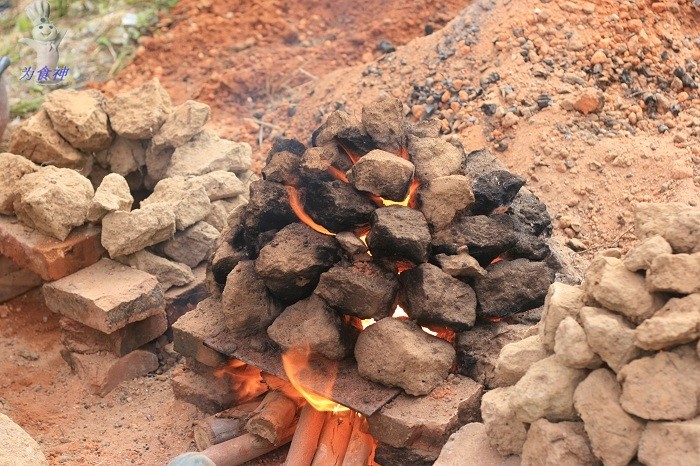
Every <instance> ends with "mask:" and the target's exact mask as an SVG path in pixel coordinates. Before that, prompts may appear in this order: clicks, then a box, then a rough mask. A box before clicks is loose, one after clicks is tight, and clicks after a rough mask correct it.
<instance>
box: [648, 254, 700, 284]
mask: <svg viewBox="0 0 700 466" xmlns="http://www.w3.org/2000/svg"><path fill="white" fill-rule="evenodd" d="M647 288H649V290H650V291H654V292H666V293H678V294H690V293H697V292H700V252H696V253H695V254H661V255H659V256H656V258H655V259H654V260H653V261H652V263H651V267H649V270H648V271H647Z"/></svg>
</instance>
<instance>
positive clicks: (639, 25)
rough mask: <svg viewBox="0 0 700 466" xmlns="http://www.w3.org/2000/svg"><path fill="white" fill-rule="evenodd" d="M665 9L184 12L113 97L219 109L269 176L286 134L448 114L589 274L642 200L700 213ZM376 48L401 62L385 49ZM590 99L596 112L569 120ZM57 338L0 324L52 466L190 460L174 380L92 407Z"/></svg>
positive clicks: (200, 5) (203, 8)
mask: <svg viewBox="0 0 700 466" xmlns="http://www.w3.org/2000/svg"><path fill="white" fill-rule="evenodd" d="M651 3H652V2H651V1H647V0H638V1H635V2H618V1H617V0H601V1H599V2H595V3H587V2H583V1H569V2H543V1H540V0H510V1H505V0H496V1H489V0H480V1H479V2H478V3H475V4H472V6H470V7H467V5H468V4H469V2H456V1H447V2H432V1H430V2H419V1H409V2H398V1H388V2H373V1H368V0H363V1H360V2H335V3H333V2H322V1H295V2H282V1H277V0H261V1H257V2H254V1H252V0H244V1H234V0H224V1H220V2H213V1H211V0H182V1H181V2H180V3H179V5H178V6H177V7H176V8H174V9H173V10H172V14H171V15H170V16H169V17H168V18H165V19H162V20H161V23H160V25H159V31H158V33H157V34H156V35H155V36H154V37H153V38H145V39H141V41H140V48H139V50H138V51H137V58H136V60H135V61H134V62H133V63H132V64H131V65H130V66H129V67H127V68H126V69H125V71H124V72H122V73H121V74H120V75H118V76H117V77H116V78H115V79H114V80H112V81H109V82H106V83H103V84H101V85H100V87H102V88H103V89H105V90H107V91H108V92H110V91H111V92H114V91H117V90H119V89H123V88H128V87H131V86H133V85H135V84H138V83H140V82H143V81H145V80H148V79H150V78H152V77H158V78H159V79H160V80H161V82H162V83H163V84H164V86H165V87H166V88H167V89H168V90H169V92H171V94H172V96H173V100H174V101H175V102H176V103H180V102H183V101H185V100H187V99H197V100H201V101H204V102H207V103H208V104H210V105H211V106H212V108H213V120H212V122H211V123H210V126H212V127H213V128H214V129H216V130H217V131H219V132H220V133H221V134H222V135H223V136H226V137H229V138H234V139H238V140H245V141H248V142H250V143H251V144H252V145H253V146H254V151H255V153H256V157H257V160H258V161H260V160H262V159H263V158H264V153H265V152H266V150H267V148H268V147H269V145H270V142H271V140H272V139H273V138H274V137H275V136H279V135H282V134H284V135H285V136H287V137H297V138H299V139H300V140H302V141H304V142H308V140H309V138H310V134H311V131H312V130H313V129H315V127H316V126H318V125H319V124H320V123H321V122H322V121H323V119H324V117H325V116H326V115H327V114H328V113H329V112H330V111H332V110H334V109H336V108H344V109H346V110H348V111H350V112H353V113H356V112H357V111H358V110H359V109H360V108H361V106H362V105H363V104H364V103H366V102H368V101H370V100H372V99H373V98H375V97H377V96H379V95H382V94H391V95H394V96H396V97H397V98H399V99H401V100H402V101H404V102H405V103H406V111H407V114H409V119H413V120H414V121H415V120H417V119H420V118H425V117H427V116H428V114H430V116H436V117H438V118H441V119H442V120H444V121H443V132H444V134H445V136H446V137H447V138H459V139H460V140H461V141H462V143H463V144H464V146H465V147H466V148H467V149H469V150H473V149H478V148H481V147H489V148H491V149H492V150H495V151H498V155H499V157H500V158H501V159H502V160H503V161H504V162H505V163H506V164H507V165H508V166H509V167H510V168H511V169H512V171H513V172H515V173H517V174H518V175H520V176H522V177H524V178H525V179H526V180H527V186H528V188H530V189H531V190H532V191H534V192H535V193H536V194H537V195H538V196H540V197H541V198H542V199H543V200H544V202H545V203H546V204H547V205H548V207H549V209H550V213H551V214H552V216H553V218H554V219H555V224H556V227H557V228H556V229H555V236H557V237H558V238H560V239H561V241H562V242H566V243H568V244H569V245H570V247H572V248H573V249H575V250H577V252H578V254H580V256H581V258H582V259H583V260H584V261H585V260H586V259H588V258H589V257H590V256H591V255H592V253H593V252H595V251H596V250H598V249H600V248H605V247H613V246H618V245H619V246H621V247H623V248H624V247H625V246H626V244H627V241H628V240H629V239H630V238H632V234H633V231H632V229H631V226H632V224H631V220H632V206H633V205H634V203H636V202H641V201H682V202H690V203H697V202H699V200H700V165H699V164H700V145H699V144H698V136H699V131H700V111H699V110H698V108H699V107H698V105H697V104H698V100H699V98H698V91H697V88H693V87H688V86H685V85H683V84H682V83H681V85H680V87H679V84H678V82H676V80H674V75H673V71H674V69H676V68H677V67H679V66H680V67H683V68H684V69H686V70H688V73H689V75H690V76H691V77H695V78H696V79H697V65H696V64H695V63H697V62H698V61H700V42H698V41H697V40H694V39H693V38H695V37H697V30H698V29H697V28H698V22H699V21H700V13H698V12H697V11H695V10H693V9H692V6H691V2H690V1H684V0H680V1H674V0H669V1H667V2H665V3H664V7H663V8H659V7H658V5H657V6H656V7H654V9H652V7H651ZM465 8H466V9H465ZM463 9H465V10H464V12H463V13H461V14H460V11H462V10H463ZM457 15H459V17H457V19H455V20H454V21H452V22H451V23H449V25H448V26H447V27H445V28H444V29H441V30H437V29H438V28H439V27H440V26H442V25H444V24H445V23H446V22H447V21H448V20H449V19H451V18H454V17H455V16H457ZM426 26H429V27H431V26H434V27H435V28H436V31H435V32H433V33H432V34H431V35H428V36H425V29H426ZM381 39H388V40H389V41H391V42H392V43H393V44H394V45H396V46H397V49H398V50H397V51H396V52H395V53H390V54H384V53H383V52H381V51H378V50H376V45H377V42H378V41H379V40H381ZM404 44H405V45H404ZM599 49H600V50H602V52H601V53H603V55H604V57H603V58H601V56H600V54H597V55H596V58H594V55H595V54H596V53H597V51H598V50H599ZM594 62H595V63H594ZM694 64H695V65H694ZM493 73H498V76H499V79H498V80H497V81H496V82H493V83H490V84H488V83H487V84H484V79H485V78H488V77H489V76H493ZM697 81H698V82H699V83H700V79H697ZM460 91H463V92H460ZM586 91H593V92H595V93H596V94H595V95H596V96H598V95H600V94H602V96H603V99H604V102H605V103H604V105H603V106H602V108H597V109H595V110H594V111H592V112H591V113H582V112H580V111H577V110H575V109H574V108H573V106H574V104H576V103H577V101H578V99H579V98H580V96H581V95H582V94H583V93H585V92H586ZM542 94H546V95H547V97H548V99H549V100H551V104H550V105H548V106H547V107H546V108H543V109H541V110H540V109H539V108H537V105H535V104H534V102H536V101H538V99H539V97H540V96H541V95H542ZM484 105H494V107H492V109H493V110H494V112H493V113H492V114H487V113H486V112H485V110H484V108H485V107H484ZM489 113H491V112H489ZM256 120H257V121H256ZM260 121H262V122H264V124H263V125H261V124H260V123H259V122H260ZM57 329H58V325H57V319H56V317H55V316H53V315H51V314H50V313H49V312H48V311H47V310H45V309H44V308H43V307H40V306H39V305H38V304H32V302H30V303H27V304H25V305H23V306H21V307H17V308H16V309H15V310H13V311H12V312H10V313H9V315H8V316H6V317H3V318H0V335H2V337H0V351H1V352H2V354H0V373H2V374H9V377H5V378H4V379H3V381H2V382H0V402H1V403H2V404H1V405H0V409H1V410H3V411H7V412H8V414H9V415H10V416H11V417H13V418H14V419H15V421H17V422H18V423H19V424H21V425H22V426H23V427H25V428H26V429H27V430H28V431H29V432H30V434H32V435H33V436H35V437H36V438H37V439H38V440H40V441H41V443H42V446H43V447H44V449H45V451H46V453H47V456H48V457H49V459H50V462H51V463H52V464H103V465H119V464H129V463H134V464H162V463H163V462H165V461H166V460H167V459H168V458H170V457H172V456H174V455H175V454H177V453H180V452H182V451H185V450H187V449H188V448H191V440H190V436H191V429H190V426H191V423H192V421H193V420H195V419H196V418H197V417H198V416H199V414H198V413H197V412H196V410H195V409H194V408H191V407H189V406H188V405H185V404H181V403H178V402H176V401H174V400H173V397H172V391H171V389H170V384H169V381H168V380H167V373H166V374H164V375H163V376H152V377H147V378H143V379H139V380H135V381H132V382H129V383H127V384H124V385H122V386H120V387H119V388H118V389H117V390H115V391H114V392H112V393H111V394H109V395H108V396H107V397H106V398H104V399H99V398H96V397H93V396H91V395H89V394H87V393H86V392H85V391H84V390H83V389H82V388H81V385H80V383H79V381H78V380H76V379H75V377H74V376H72V375H71V374H70V373H69V370H68V368H67V366H66V365H65V363H64V362H63V361H62V360H61V358H60V356H59V354H58V351H59V348H60V345H59V342H58V330H57ZM34 353H36V354H37V355H38V356H39V358H38V359H36V360H32V359H33V355H34Z"/></svg>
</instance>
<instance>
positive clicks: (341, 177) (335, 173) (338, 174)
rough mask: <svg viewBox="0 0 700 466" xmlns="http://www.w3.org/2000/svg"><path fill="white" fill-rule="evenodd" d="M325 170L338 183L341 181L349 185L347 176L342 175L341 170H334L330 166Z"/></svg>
mask: <svg viewBox="0 0 700 466" xmlns="http://www.w3.org/2000/svg"><path fill="white" fill-rule="evenodd" d="M327 170H328V173H330V174H331V175H333V177H334V178H335V179H336V180H340V181H342V182H343V183H350V180H348V177H347V175H346V174H345V173H343V171H342V170H340V169H338V168H335V167H334V166H333V165H331V166H330V167H328V169H327Z"/></svg>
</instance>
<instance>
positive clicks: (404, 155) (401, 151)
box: [396, 146, 411, 160]
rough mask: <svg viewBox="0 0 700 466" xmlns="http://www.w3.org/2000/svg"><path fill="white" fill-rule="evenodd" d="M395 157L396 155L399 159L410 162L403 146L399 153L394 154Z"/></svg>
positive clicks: (406, 150)
mask: <svg viewBox="0 0 700 466" xmlns="http://www.w3.org/2000/svg"><path fill="white" fill-rule="evenodd" d="M396 155H398V156H399V157H401V158H402V159H405V160H411V158H410V157H409V155H408V149H407V148H405V147H403V146H402V147H401V149H399V153H398V154H396Z"/></svg>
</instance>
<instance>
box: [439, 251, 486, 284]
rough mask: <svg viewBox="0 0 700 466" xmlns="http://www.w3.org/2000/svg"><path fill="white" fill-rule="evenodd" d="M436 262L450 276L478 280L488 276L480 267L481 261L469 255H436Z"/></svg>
mask: <svg viewBox="0 0 700 466" xmlns="http://www.w3.org/2000/svg"><path fill="white" fill-rule="evenodd" d="M435 260H436V261H437V263H438V265H439V266H440V268H441V269H442V271H443V272H445V273H446V274H448V275H451V276H453V277H466V278H477V277H483V276H485V275H486V270H485V269H484V268H483V267H481V266H480V265H479V261H477V260H476V259H474V258H473V257H472V256H470V255H469V254H468V253H459V254H455V255H451V256H450V255H447V254H436V255H435Z"/></svg>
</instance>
